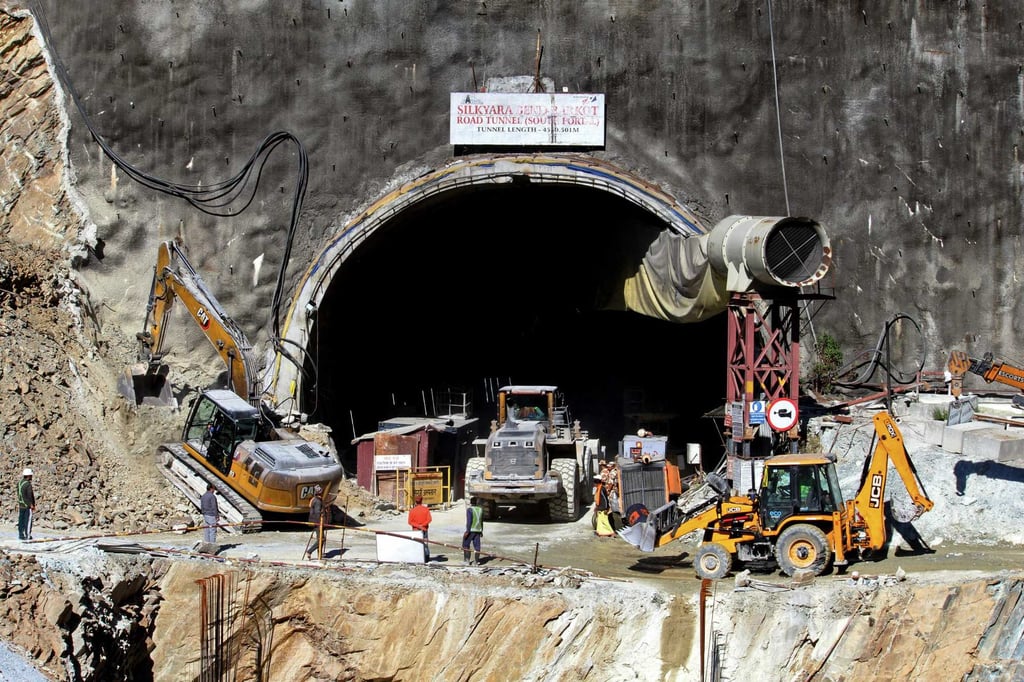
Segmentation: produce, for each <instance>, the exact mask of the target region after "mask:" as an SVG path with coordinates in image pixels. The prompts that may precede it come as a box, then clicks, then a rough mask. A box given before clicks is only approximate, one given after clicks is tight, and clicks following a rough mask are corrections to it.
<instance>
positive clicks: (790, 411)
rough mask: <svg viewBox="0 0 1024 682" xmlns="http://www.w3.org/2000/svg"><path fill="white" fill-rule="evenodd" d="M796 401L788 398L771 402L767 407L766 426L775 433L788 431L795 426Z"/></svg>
mask: <svg viewBox="0 0 1024 682" xmlns="http://www.w3.org/2000/svg"><path fill="white" fill-rule="evenodd" d="M796 420H797V410H796V401H795V400H790V399H789V398H779V399H777V400H773V401H772V404H771V405H769V406H768V426H770V427H772V428H773V429H775V430H776V431H789V430H790V429H791V428H793V427H794V426H796Z"/></svg>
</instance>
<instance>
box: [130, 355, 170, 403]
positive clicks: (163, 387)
mask: <svg viewBox="0 0 1024 682" xmlns="http://www.w3.org/2000/svg"><path fill="white" fill-rule="evenodd" d="M168 371H169V368H168V367H167V365H158V366H156V367H155V368H152V367H150V366H149V365H147V364H146V363H144V362H140V363H136V364H134V365H130V366H128V367H126V368H125V370H124V372H123V373H122V374H121V376H120V377H118V380H117V391H118V393H120V394H121V395H123V396H124V397H125V398H127V399H128V400H130V401H132V402H133V403H134V404H136V405H156V406H158V407H160V406H163V407H177V406H178V401H177V400H176V399H175V398H174V395H173V394H172V393H171V382H170V381H168V380H167V373H168Z"/></svg>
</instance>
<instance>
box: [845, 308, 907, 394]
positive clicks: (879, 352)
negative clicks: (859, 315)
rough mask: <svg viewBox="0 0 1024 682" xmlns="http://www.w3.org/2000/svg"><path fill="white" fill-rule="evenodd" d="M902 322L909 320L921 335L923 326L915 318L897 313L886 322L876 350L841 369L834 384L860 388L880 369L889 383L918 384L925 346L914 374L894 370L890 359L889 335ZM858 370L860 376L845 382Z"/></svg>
mask: <svg viewBox="0 0 1024 682" xmlns="http://www.w3.org/2000/svg"><path fill="white" fill-rule="evenodd" d="M900 320H909V321H910V322H911V323H912V324H913V325H914V328H915V329H916V330H917V333H918V334H919V335H920V334H921V326H920V325H919V324H918V323H917V321H916V320H915V319H914V318H912V317H910V316H909V315H907V314H905V313H896V314H895V315H893V316H891V317H890V318H889V319H888V320H887V321H886V323H885V326H884V327H883V328H882V332H881V334H879V336H878V342H877V343H876V344H875V347H874V349H873V350H869V351H864V352H862V353H861V354H860V355H859V356H858V357H857V359H856V360H854V361H853V362H851V363H849V364H848V365H846V366H845V367H842V368H840V370H839V371H838V372H837V373H836V379H835V380H834V381H833V382H832V383H833V384H834V385H836V386H841V387H843V388H858V387H860V386H864V385H865V384H868V383H869V381H870V379H871V377H873V376H874V374H875V372H876V371H877V370H878V369H879V368H881V369H882V371H884V372H885V374H886V381H887V382H888V381H890V380H892V381H895V382H896V383H897V384H902V385H908V384H912V383H914V382H916V381H917V380H918V376H919V375H920V373H921V371H922V370H923V369H924V360H925V358H924V355H925V354H924V348H923V344H922V348H921V354H920V356H919V357H918V361H917V368H916V369H915V370H914V371H913V372H909V373H908V372H903V371H902V370H900V369H895V370H894V369H893V367H892V364H891V361H890V359H889V333H890V330H891V329H892V327H893V326H894V325H895V324H896V323H897V322H899V321H900ZM883 354H884V356H885V362H884V363H883V362H882V357H883ZM857 370H861V372H860V374H858V375H857V376H855V377H853V378H851V379H846V380H843V377H845V376H849V375H851V374H853V373H854V372H855V371H857Z"/></svg>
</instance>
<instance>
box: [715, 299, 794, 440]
mask: <svg viewBox="0 0 1024 682" xmlns="http://www.w3.org/2000/svg"><path fill="white" fill-rule="evenodd" d="M797 304H798V300H797V299H796V298H795V297H794V298H787V299H785V300H765V299H763V298H761V296H760V295H759V294H757V293H753V292H742V293H733V294H732V297H731V299H730V301H729V330H728V350H727V352H728V361H727V369H726V372H727V375H728V376H727V379H726V382H727V383H726V401H727V406H728V405H731V404H733V403H735V402H740V401H742V402H743V405H744V410H743V424H741V425H734V424H732V415H731V414H730V411H729V410H728V409H726V414H725V426H726V428H727V430H728V429H729V427H731V428H732V429H733V430H732V431H731V432H730V434H735V429H736V428H737V427H738V428H741V429H742V433H743V437H742V439H740V438H739V437H738V435H735V436H733V437H731V438H730V439H729V441H728V442H729V451H730V454H740V453H737V452H735V447H736V445H737V444H738V443H739V442H741V441H742V443H743V453H742V454H746V455H749V454H750V441H752V440H753V438H754V429H753V428H752V427H751V426H750V411H749V405H750V403H751V401H753V400H755V399H756V400H765V401H767V402H768V404H771V402H772V401H774V400H777V399H779V398H790V399H792V400H793V401H794V403H795V402H796V401H797V399H798V397H799V393H800V313H799V310H798V308H797ZM755 390H756V391H757V393H756V395H755ZM798 423H799V422H798ZM788 435H789V438H790V441H791V449H792V451H793V452H795V451H796V450H795V447H796V444H797V440H798V439H799V427H798V426H794V427H793V428H792V429H790V430H789V432H788Z"/></svg>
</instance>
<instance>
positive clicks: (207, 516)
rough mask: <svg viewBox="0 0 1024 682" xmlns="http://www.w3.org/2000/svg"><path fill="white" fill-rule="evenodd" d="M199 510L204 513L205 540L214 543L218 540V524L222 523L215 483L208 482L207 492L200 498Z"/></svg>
mask: <svg viewBox="0 0 1024 682" xmlns="http://www.w3.org/2000/svg"><path fill="white" fill-rule="evenodd" d="M199 511H200V512H202V514H203V523H204V524H205V525H204V528H203V542H204V543H206V544H207V545H213V544H215V543H216V542H217V524H218V523H220V509H219V508H218V507H217V494H216V493H215V492H214V488H213V484H212V483H208V484H207V486H206V492H205V493H203V496H202V497H200V498H199Z"/></svg>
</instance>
